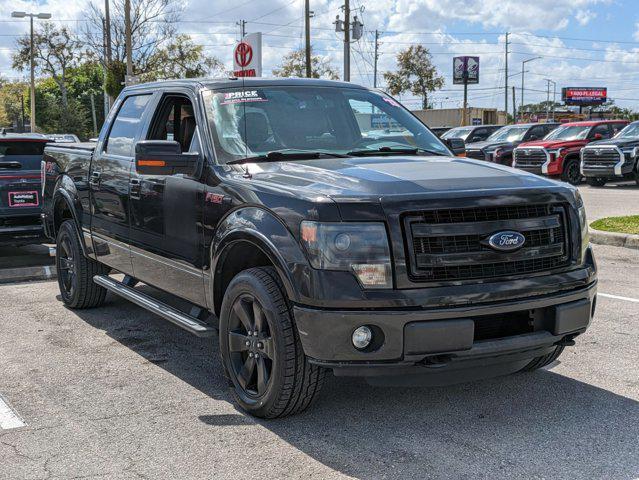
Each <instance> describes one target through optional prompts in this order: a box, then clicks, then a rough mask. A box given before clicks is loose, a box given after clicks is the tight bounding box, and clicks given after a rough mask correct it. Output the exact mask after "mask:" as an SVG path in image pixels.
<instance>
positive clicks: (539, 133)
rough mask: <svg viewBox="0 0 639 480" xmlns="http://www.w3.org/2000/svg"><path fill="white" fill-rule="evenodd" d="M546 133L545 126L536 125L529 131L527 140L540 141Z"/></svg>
mask: <svg viewBox="0 0 639 480" xmlns="http://www.w3.org/2000/svg"><path fill="white" fill-rule="evenodd" d="M546 132H547V130H546V127H545V126H543V125H537V126H535V127H533V128H531V129H530V131H529V132H528V138H536V139H537V140H540V139H542V138H544V137H545V136H546Z"/></svg>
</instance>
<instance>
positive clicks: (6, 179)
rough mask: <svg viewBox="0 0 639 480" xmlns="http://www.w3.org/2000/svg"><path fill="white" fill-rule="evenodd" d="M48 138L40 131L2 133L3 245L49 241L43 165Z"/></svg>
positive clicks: (0, 211)
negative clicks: (42, 206) (44, 221)
mask: <svg viewBox="0 0 639 480" xmlns="http://www.w3.org/2000/svg"><path fill="white" fill-rule="evenodd" d="M48 141H49V140H48V139H47V138H46V137H44V136H42V135H38V134H13V133H4V132H1V133H0V245H17V246H19V245H28V244H32V243H42V242H44V241H46V238H45V236H44V230H43V229H42V220H41V219H40V195H41V193H42V192H41V183H40V182H41V180H40V170H41V168H40V167H41V163H42V154H43V152H44V146H45V145H46V143H47V142H48Z"/></svg>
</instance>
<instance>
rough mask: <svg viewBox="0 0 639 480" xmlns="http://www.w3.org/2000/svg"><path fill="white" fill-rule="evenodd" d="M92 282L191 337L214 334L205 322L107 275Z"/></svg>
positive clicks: (100, 276)
mask: <svg viewBox="0 0 639 480" xmlns="http://www.w3.org/2000/svg"><path fill="white" fill-rule="evenodd" d="M93 281H94V282H95V283H97V284H98V285H100V286H101V287H104V288H106V289H107V290H108V291H110V292H113V293H115V294H116V295H119V296H120V297H123V298H125V299H127V300H129V301H130V302H133V303H135V304H136V305H139V306H140V307H142V308H144V309H146V310H148V311H149V312H152V313H155V314H156V315H159V316H160V317H162V318H164V319H165V320H168V321H169V322H171V323H174V324H175V325H177V326H178V327H180V328H183V329H184V330H186V331H187V332H190V333H192V334H193V335H197V336H198V337H210V336H213V335H214V334H215V333H216V332H215V329H214V328H213V327H212V326H210V325H208V324H206V323H205V322H203V321H201V320H199V319H197V318H195V317H192V316H190V315H188V314H186V313H184V312H181V311H180V310H178V309H176V308H173V307H171V306H170V305H167V304H166V303H163V302H160V301H159V300H156V299H155V298H153V297H151V296H150V295H147V294H146V293H142V292H140V291H139V290H135V289H134V288H131V287H128V286H126V285H125V284H123V283H122V282H118V281H117V280H115V279H113V278H111V277H109V276H107V275H96V276H95V277H93Z"/></svg>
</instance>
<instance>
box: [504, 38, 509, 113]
mask: <svg viewBox="0 0 639 480" xmlns="http://www.w3.org/2000/svg"><path fill="white" fill-rule="evenodd" d="M509 35H510V33H509V32H506V44H505V50H504V52H505V58H504V69H505V73H504V112H506V118H508V117H507V116H508V36H509ZM506 123H508V122H506Z"/></svg>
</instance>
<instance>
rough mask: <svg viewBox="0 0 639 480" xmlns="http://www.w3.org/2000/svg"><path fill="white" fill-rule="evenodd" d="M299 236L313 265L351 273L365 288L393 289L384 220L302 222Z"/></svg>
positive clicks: (321, 268)
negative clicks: (372, 221) (373, 221)
mask: <svg viewBox="0 0 639 480" xmlns="http://www.w3.org/2000/svg"><path fill="white" fill-rule="evenodd" d="M301 239H302V243H303V244H304V247H305V248H306V251H307V253H308V257H309V260H310V262H311V265H312V266H313V268H317V269H320V270H339V271H347V272H352V273H353V274H354V275H355V277H356V278H357V280H358V281H359V283H360V284H361V285H362V287H364V288H392V286H393V281H392V272H391V261H390V248H389V245H388V235H387V234H386V227H385V226H384V224H383V223H350V222H343V223H320V222H312V221H307V220H305V221H303V222H302V224H301Z"/></svg>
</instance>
